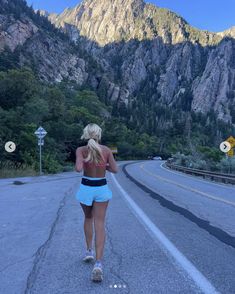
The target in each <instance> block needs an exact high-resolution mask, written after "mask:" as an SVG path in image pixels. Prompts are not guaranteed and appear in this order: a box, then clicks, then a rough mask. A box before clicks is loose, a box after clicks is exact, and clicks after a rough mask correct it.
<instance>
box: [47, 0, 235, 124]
mask: <svg viewBox="0 0 235 294" xmlns="http://www.w3.org/2000/svg"><path fill="white" fill-rule="evenodd" d="M49 19H50V21H51V22H52V23H54V24H55V25H56V26H57V27H60V28H62V29H63V30H64V31H65V32H67V33H68V34H69V36H70V38H71V39H72V40H73V41H77V42H82V43H83V46H84V48H85V49H86V50H87V51H89V52H91V53H92V54H93V56H94V58H95V59H96V60H97V61H98V62H99V63H100V64H101V65H102V66H103V69H104V70H105V71H107V72H109V77H112V78H113V79H112V80H111V81H109V83H108V85H107V87H108V91H107V95H108V98H109V99H111V100H113V101H114V100H118V101H119V102H125V104H126V105H127V104H128V103H129V102H130V101H132V100H133V99H135V98H136V97H137V96H138V91H140V90H141V88H142V86H143V85H145V89H147V90H146V92H147V93H149V95H150V97H149V99H152V98H154V99H156V100H158V101H161V102H162V103H164V104H167V105H169V106H174V105H180V104H182V108H185V105H183V104H186V105H187V107H186V109H188V110H189V109H192V110H194V111H201V112H207V111H210V110H211V109H213V110H214V111H215V112H217V114H218V117H219V118H221V119H223V120H225V121H231V113H230V109H231V108H233V107H235V84H234V83H235V82H234V75H235V66H234V60H235V51H234V46H235V45H234V44H235V40H234V39H233V37H234V36H235V33H234V28H231V29H229V30H227V31H225V32H221V33H212V32H208V31H201V30H198V29H196V28H193V27H191V26H190V25H189V24H188V23H187V22H186V21H185V20H184V19H183V18H181V17H180V16H179V15H177V14H175V13H173V12H171V11H169V10H167V9H162V8H159V7H156V6H154V5H152V4H146V3H145V2H144V1H142V0H86V1H83V2H82V3H81V4H79V5H77V6H76V7H75V8H71V9H66V10H65V11H64V12H63V13H62V14H59V15H56V14H53V15H50V16H49ZM114 81H115V83H114ZM137 99H138V98H137Z"/></svg>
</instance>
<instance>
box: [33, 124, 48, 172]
mask: <svg viewBox="0 0 235 294" xmlns="http://www.w3.org/2000/svg"><path fill="white" fill-rule="evenodd" d="M34 134H35V135H36V136H37V137H38V146H39V168H40V175H42V146H43V145H44V139H43V138H44V137H45V136H46V134H47V131H46V130H44V129H43V127H41V126H40V127H39V128H38V129H37V130H36V132H34Z"/></svg>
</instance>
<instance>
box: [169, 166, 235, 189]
mask: <svg viewBox="0 0 235 294" xmlns="http://www.w3.org/2000/svg"><path fill="white" fill-rule="evenodd" d="M165 165H166V166H167V167H168V168H170V169H173V170H177V171H182V172H184V173H186V174H191V175H195V176H202V177H203V178H204V179H206V178H210V179H211V180H213V181H218V182H223V183H226V184H233V185H235V175H230V174H222V173H217V172H211V171H206V170H200V169H195V168H188V167H183V166H180V165H175V164H172V163H169V162H166V163H165Z"/></svg>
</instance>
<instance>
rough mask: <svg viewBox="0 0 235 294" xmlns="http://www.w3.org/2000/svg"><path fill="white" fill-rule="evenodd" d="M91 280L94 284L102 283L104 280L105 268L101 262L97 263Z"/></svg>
mask: <svg viewBox="0 0 235 294" xmlns="http://www.w3.org/2000/svg"><path fill="white" fill-rule="evenodd" d="M91 279H92V281H93V282H101V281H102V280H103V267H102V263H101V262H100V261H96V263H95V265H94V268H93V270H92V276H91Z"/></svg>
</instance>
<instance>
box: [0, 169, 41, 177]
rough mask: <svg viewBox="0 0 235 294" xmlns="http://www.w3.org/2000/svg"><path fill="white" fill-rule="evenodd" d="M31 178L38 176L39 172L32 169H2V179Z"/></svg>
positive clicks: (0, 172) (0, 171)
mask: <svg viewBox="0 0 235 294" xmlns="http://www.w3.org/2000/svg"><path fill="white" fill-rule="evenodd" d="M30 176H38V172H36V171H35V170H34V169H32V168H24V169H22V168H18V169H16V168H14V169H13V168H2V169H0V178H2V179H3V178H18V177H30Z"/></svg>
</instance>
